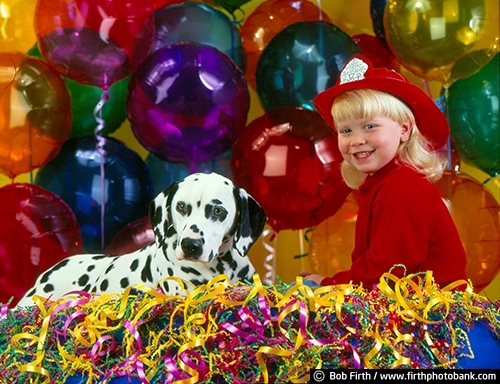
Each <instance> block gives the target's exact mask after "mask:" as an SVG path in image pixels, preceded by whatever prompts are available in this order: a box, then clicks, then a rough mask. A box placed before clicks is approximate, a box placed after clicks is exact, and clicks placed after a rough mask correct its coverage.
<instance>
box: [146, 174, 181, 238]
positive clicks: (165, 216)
mask: <svg viewBox="0 0 500 384" xmlns="http://www.w3.org/2000/svg"><path fill="white" fill-rule="evenodd" d="M178 188H179V182H178V181H174V182H173V183H172V184H170V185H169V186H168V187H167V188H165V189H164V190H163V191H162V192H160V193H159V194H158V196H156V197H155V198H154V200H153V201H151V204H150V205H149V220H150V221H151V227H152V228H153V231H154V233H155V236H156V237H157V238H158V237H160V236H161V237H165V234H166V233H167V230H168V227H169V226H170V225H171V224H172V211H171V205H172V198H173V196H174V195H175V192H176V191H177V189H178ZM162 226H163V227H162Z"/></svg>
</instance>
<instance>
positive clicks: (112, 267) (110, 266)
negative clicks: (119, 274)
mask: <svg viewBox="0 0 500 384" xmlns="http://www.w3.org/2000/svg"><path fill="white" fill-rule="evenodd" d="M114 268H115V264H113V263H111V264H110V265H109V267H108V268H106V271H105V272H104V274H105V275H107V274H108V273H109V272H110V271H112V270H113V269H114Z"/></svg>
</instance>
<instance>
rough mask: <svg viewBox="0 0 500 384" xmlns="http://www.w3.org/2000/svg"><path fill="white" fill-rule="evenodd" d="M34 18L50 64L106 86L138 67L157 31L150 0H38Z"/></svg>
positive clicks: (68, 74)
mask: <svg viewBox="0 0 500 384" xmlns="http://www.w3.org/2000/svg"><path fill="white" fill-rule="evenodd" d="M34 22H35V31H36V35H37V38H38V44H39V47H40V51H41V53H42V55H43V57H44V58H45V59H46V60H47V62H48V63H49V64H50V65H52V66H53V67H54V68H55V69H56V70H57V71H58V72H59V73H61V74H62V75H64V76H66V77H69V78H71V79H73V80H76V81H78V82H79V83H82V84H89V85H95V86H97V87H101V88H104V89H106V88H108V87H109V86H110V85H112V84H113V83H114V82H115V81H117V80H121V79H123V78H125V77H127V76H129V75H130V74H132V73H133V72H134V71H135V70H136V69H137V67H138V66H139V64H140V63H141V62H142V61H143V60H144V59H145V58H146V56H147V55H148V52H149V49H150V47H151V43H152V39H153V35H154V11H153V5H152V2H151V0H107V1H102V0H39V1H38V3H37V6H36V10H35V19H34Z"/></svg>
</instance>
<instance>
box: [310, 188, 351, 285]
mask: <svg viewBox="0 0 500 384" xmlns="http://www.w3.org/2000/svg"><path fill="white" fill-rule="evenodd" d="M358 201H359V192H358V191H356V190H353V191H352V192H351V194H349V196H347V198H346V200H345V202H344V204H343V205H342V206H341V207H340V209H339V210H338V211H337V212H336V213H335V214H334V215H333V216H331V217H329V218H328V219H326V220H325V221H323V222H321V223H320V224H318V225H317V226H316V227H314V228H313V229H312V231H311V232H310V233H309V237H308V238H309V250H308V259H309V268H310V269H309V270H310V271H311V272H313V273H316V274H318V275H321V276H333V275H334V274H335V273H337V272H340V271H346V270H348V269H349V268H350V267H351V264H352V261H351V254H352V250H353V249H354V231H355V226H356V218H357V216H358V208H359V204H358Z"/></svg>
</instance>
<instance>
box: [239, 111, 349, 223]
mask: <svg viewBox="0 0 500 384" xmlns="http://www.w3.org/2000/svg"><path fill="white" fill-rule="evenodd" d="M335 135H336V133H335V132H334V130H333V129H331V128H330V127H329V126H328V125H327V124H326V122H325V121H324V120H323V119H322V118H321V117H320V115H319V114H318V113H316V112H314V111H310V110H307V109H303V108H297V107H296V108H292V107H281V108H275V109H272V110H270V111H268V112H267V113H266V114H264V115H263V116H261V117H259V118H257V119H255V120H253V121H252V122H251V123H250V124H249V125H248V126H247V127H246V129H245V130H244V131H243V133H242V134H241V136H240V137H239V139H238V140H237V142H236V144H235V145H234V148H233V153H232V157H231V168H232V170H233V175H234V180H235V183H236V184H237V185H239V186H240V187H243V188H244V189H245V190H246V191H247V192H248V193H249V194H250V195H252V196H253V197H254V198H255V199H256V200H257V202H258V203H259V204H260V205H261V206H262V208H263V209H264V210H265V211H266V213H267V215H268V217H269V219H268V223H269V224H270V225H271V227H273V229H274V230H275V231H280V230H283V229H303V228H308V227H312V226H314V225H317V224H319V223H320V222H321V221H323V220H325V219H326V218H328V217H329V216H331V215H333V214H334V213H335V212H337V210H338V209H339V208H340V207H341V206H342V204H343V203H344V200H345V198H346V197H347V195H348V194H349V192H350V191H351V190H350V189H349V188H348V187H347V186H346V185H345V183H344V182H343V180H342V177H341V175H340V163H341V161H342V156H341V155H340V152H339V150H338V148H337V140H336V137H335Z"/></svg>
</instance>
